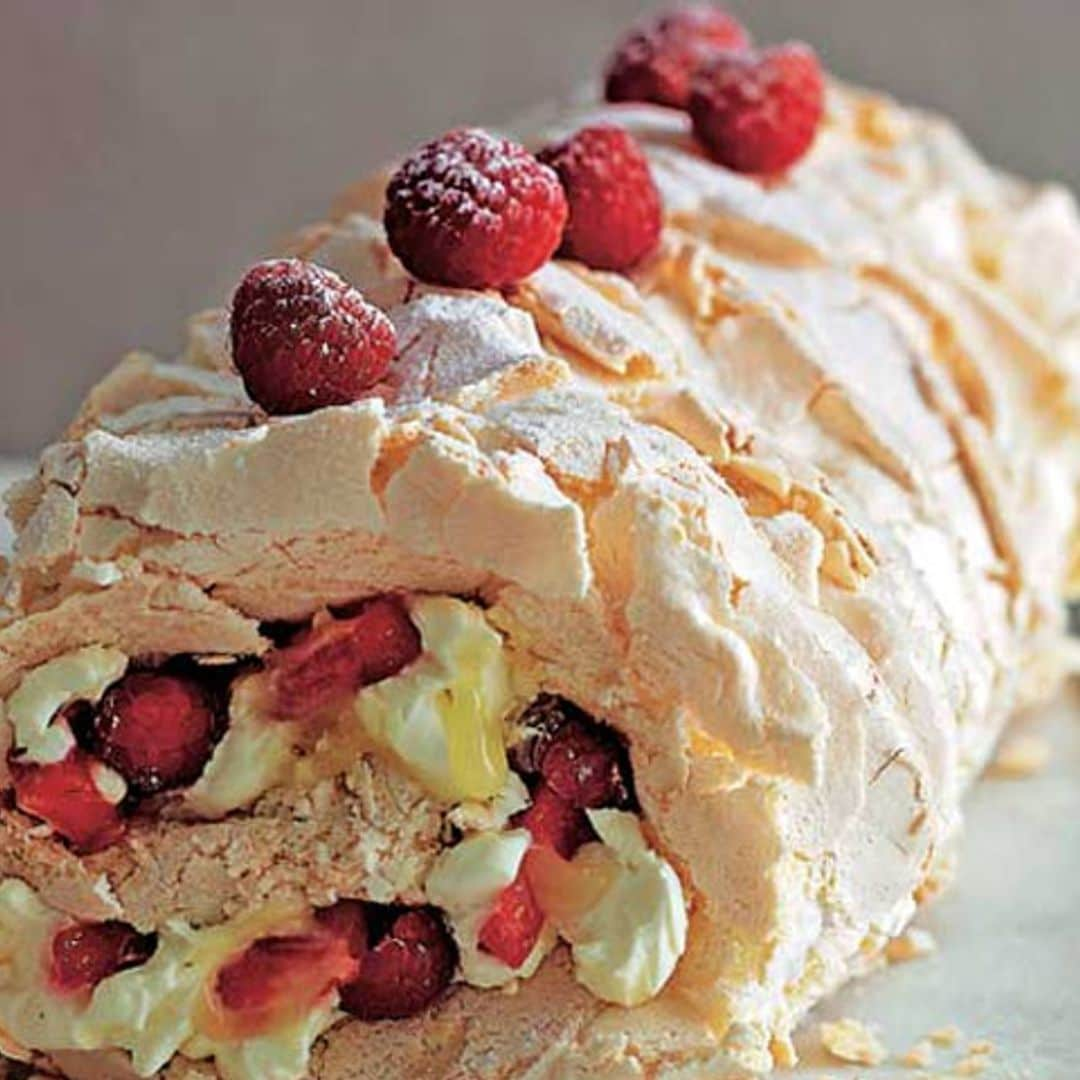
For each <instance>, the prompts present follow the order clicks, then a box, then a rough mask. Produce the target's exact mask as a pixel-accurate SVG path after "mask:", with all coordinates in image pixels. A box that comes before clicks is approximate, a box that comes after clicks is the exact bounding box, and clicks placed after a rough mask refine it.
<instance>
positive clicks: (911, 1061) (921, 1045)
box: [900, 1039, 934, 1069]
mask: <svg viewBox="0 0 1080 1080" xmlns="http://www.w3.org/2000/svg"><path fill="white" fill-rule="evenodd" d="M933 1063H934V1044H933V1043H932V1042H930V1040H929V1039H920V1040H919V1041H918V1042H917V1043H916V1044H915V1045H914V1046H913V1047H912V1048H911V1049H910V1050H908V1051H907V1052H906V1053H904V1054H901V1055H900V1064H901V1065H904V1066H906V1067H907V1068H909V1069H925V1068H926V1067H927V1066H928V1065H933Z"/></svg>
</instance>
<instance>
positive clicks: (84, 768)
mask: <svg viewBox="0 0 1080 1080" xmlns="http://www.w3.org/2000/svg"><path fill="white" fill-rule="evenodd" d="M103 767H104V766H102V764H101V763H100V762H99V761H97V760H95V759H94V758H92V757H91V756H90V755H89V754H87V753H86V752H85V751H83V750H81V749H79V748H75V749H74V750H72V751H71V753H70V754H68V756H67V757H66V758H65V759H64V760H63V761H60V762H57V763H56V764H53V765H21V764H19V763H17V762H13V763H12V766H11V772H12V784H13V787H14V789H15V805H16V806H17V807H18V808H19V809H20V810H22V811H23V813H26V814H30V815H31V816H32V817H36V818H40V819H41V820H42V821H44V822H46V823H47V824H48V825H50V826H51V827H52V829H53V831H54V832H55V833H56V834H57V835H58V836H62V837H63V838H64V839H65V840H67V841H68V843H70V844H71V846H72V847H73V848H75V850H76V851H78V852H80V853H81V854H89V853H91V852H95V851H102V850H103V849H105V848H107V847H109V846H110V845H112V844H115V843H116V842H117V841H118V840H120V839H121V838H122V837H123V835H124V832H125V824H124V819H123V816H122V814H121V811H120V807H119V806H116V805H115V804H114V803H112V802H110V801H109V800H108V799H107V798H106V797H105V796H104V795H103V794H102V792H101V789H100V788H99V787H98V785H97V783H96V782H95V779H94V776H95V772H96V771H97V770H99V769H101V768H103Z"/></svg>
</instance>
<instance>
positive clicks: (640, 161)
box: [538, 124, 662, 270]
mask: <svg viewBox="0 0 1080 1080" xmlns="http://www.w3.org/2000/svg"><path fill="white" fill-rule="evenodd" d="M538 156H539V158H540V160H541V161H543V162H544V163H545V164H547V165H550V166H551V167H552V168H553V169H554V170H555V172H556V173H558V175H559V180H560V182H561V183H562V186H563V190H564V191H565V192H566V201H567V204H568V205H569V208H570V216H569V219H568V220H567V223H566V231H565V232H564V234H563V239H562V244H561V246H560V248H559V254H560V255H562V256H564V257H565V258H568V259H578V260H580V261H581V262H583V263H585V264H586V265H587V266H590V267H592V268H593V269H595V270H629V269H631V268H632V267H634V266H636V265H637V264H638V263H639V262H641V261H642V260H643V259H644V258H646V257H647V256H648V255H650V254H652V252H653V251H655V250H656V248H657V246H658V244H659V243H660V227H661V225H662V207H661V203H660V193H659V192H658V191H657V189H656V184H655V183H654V182H653V178H652V173H651V171H650V170H649V163H648V161H647V160H646V158H645V154H644V153H643V152H642V150H641V147H640V146H638V144H637V142H636V141H635V139H634V137H633V136H632V135H631V134H630V133H629V132H628V131H625V130H623V129H622V128H620V127H616V126H614V125H610V124H601V125H596V126H594V127H587V128H582V129H581V130H580V131H578V132H576V133H575V134H574V135H572V136H570V138H568V139H566V140H565V141H563V142H560V143H557V144H555V145H553V146H549V147H547V148H546V149H544V150H542V151H541V152H540V154H539V155H538Z"/></svg>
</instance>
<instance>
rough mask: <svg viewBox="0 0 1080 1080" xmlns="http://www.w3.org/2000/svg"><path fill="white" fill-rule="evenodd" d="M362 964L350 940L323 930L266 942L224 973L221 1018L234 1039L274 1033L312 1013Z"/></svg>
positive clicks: (217, 988) (217, 985) (218, 997)
mask: <svg viewBox="0 0 1080 1080" xmlns="http://www.w3.org/2000/svg"><path fill="white" fill-rule="evenodd" d="M360 964H361V961H360V960H359V959H358V958H357V957H356V956H355V955H354V954H353V951H352V949H351V948H350V942H349V940H348V939H347V938H345V937H341V936H339V935H338V934H335V933H331V932H329V931H327V930H326V929H324V928H322V927H320V928H319V929H318V930H317V931H316V932H315V933H312V934H292V935H283V936H279V937H267V938H262V939H260V940H259V941H256V942H254V943H252V944H251V945H249V946H248V947H247V948H246V949H245V950H244V951H243V952H242V953H241V954H240V955H239V956H237V957H236V958H234V959H233V960H230V961H229V962H228V963H227V964H226V965H225V966H224V967H223V968H221V970H220V971H219V972H218V974H217V978H216V979H215V981H214V994H213V1006H214V1008H215V1019H216V1020H217V1022H218V1024H219V1025H220V1027H221V1030H222V1031H223V1032H227V1033H228V1035H229V1036H230V1037H232V1038H250V1037H252V1036H255V1035H260V1034H263V1033H265V1032H267V1031H271V1030H273V1029H275V1028H277V1027H280V1026H281V1025H282V1024H285V1023H287V1022H289V1021H290V1020H292V1019H298V1018H300V1017H302V1016H305V1015H306V1014H307V1013H309V1012H310V1011H311V1009H312V1008H314V1007H315V1006H316V1005H317V1004H318V1003H319V1002H320V1001H321V1000H322V999H324V998H325V997H326V996H327V995H328V994H330V993H331V992H332V991H333V990H334V989H335V988H336V987H337V986H339V985H340V984H341V983H343V982H347V981H348V980H349V979H351V978H353V977H354V976H355V975H356V972H357V971H358V970H359V967H360Z"/></svg>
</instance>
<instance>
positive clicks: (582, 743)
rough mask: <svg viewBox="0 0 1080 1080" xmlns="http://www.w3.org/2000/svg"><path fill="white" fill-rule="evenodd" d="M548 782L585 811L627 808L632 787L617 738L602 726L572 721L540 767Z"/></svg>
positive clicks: (559, 735)
mask: <svg viewBox="0 0 1080 1080" xmlns="http://www.w3.org/2000/svg"><path fill="white" fill-rule="evenodd" d="M540 772H541V775H542V776H543V777H544V782H545V783H546V784H547V786H548V787H550V788H551V790H552V791H553V792H555V794H556V795H558V796H559V797H560V798H561V799H563V800H564V801H565V802H568V803H569V804H570V805H571V806H576V807H579V808H581V809H585V808H590V809H596V808H598V807H601V806H625V805H626V804H627V802H628V801H629V791H628V787H629V785H628V784H627V783H626V779H625V777H624V765H623V752H622V746H621V745H620V743H619V741H618V739H617V737H616V736H615V735H614V734H613V733H612V732H611V731H610V730H609V729H606V728H601V727H600V726H599V725H585V724H581V723H578V722H576V721H571V722H570V723H568V724H566V725H565V726H564V727H562V728H561V729H560V730H559V731H558V732H557V733H556V734H555V736H554V737H553V738H552V740H551V744H550V746H549V747H548V750H547V753H546V754H544V759H543V761H542V762H541V766H540Z"/></svg>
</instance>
